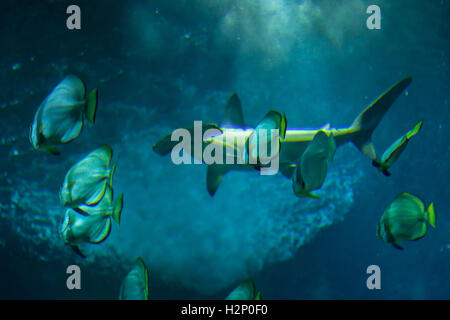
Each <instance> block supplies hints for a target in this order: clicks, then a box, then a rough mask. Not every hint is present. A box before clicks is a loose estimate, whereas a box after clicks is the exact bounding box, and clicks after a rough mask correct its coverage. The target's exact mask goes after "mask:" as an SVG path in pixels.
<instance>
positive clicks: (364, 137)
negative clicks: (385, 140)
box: [350, 77, 412, 160]
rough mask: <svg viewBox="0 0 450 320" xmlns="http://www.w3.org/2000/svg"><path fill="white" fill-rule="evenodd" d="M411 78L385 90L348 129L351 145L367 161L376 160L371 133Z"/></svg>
mask: <svg viewBox="0 0 450 320" xmlns="http://www.w3.org/2000/svg"><path fill="white" fill-rule="evenodd" d="M411 81H412V78H411V77H405V78H403V79H402V80H400V81H399V82H397V83H396V84H394V85H393V86H392V87H390V88H389V89H387V90H386V91H385V92H384V93H383V94H382V95H380V96H379V97H378V98H377V99H376V100H375V101H374V102H372V103H371V104H370V105H369V106H368V107H367V108H365V109H364V110H363V111H362V112H361V113H360V114H359V115H358V117H356V119H355V121H353V123H352V125H351V127H350V129H351V130H352V131H354V136H353V138H352V142H353V144H354V145H355V146H356V147H357V148H358V149H359V150H360V151H361V152H362V153H363V154H364V155H365V156H366V157H368V158H369V159H372V160H376V154H375V149H374V146H373V143H372V133H373V131H374V130H375V128H376V127H377V126H378V124H379V123H380V121H381V119H383V116H384V114H385V113H386V112H387V111H388V110H389V108H390V106H391V105H392V104H393V103H394V101H395V100H396V99H397V98H398V97H399V96H400V94H401V93H402V92H403V90H405V89H406V87H408V85H409V84H410V83H411Z"/></svg>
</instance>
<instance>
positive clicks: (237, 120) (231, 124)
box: [222, 93, 245, 128]
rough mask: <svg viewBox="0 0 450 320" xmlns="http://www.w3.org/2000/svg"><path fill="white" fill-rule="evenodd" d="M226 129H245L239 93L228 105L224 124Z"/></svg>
mask: <svg viewBox="0 0 450 320" xmlns="http://www.w3.org/2000/svg"><path fill="white" fill-rule="evenodd" d="M222 127H224V128H227V127H228V128H236V127H239V128H244V127H245V122H244V116H243V114H242V106H241V100H240V99H239V96H238V95H237V93H233V94H232V95H231V96H230V98H228V101H227V105H226V107H225V118H224V120H223V123H222Z"/></svg>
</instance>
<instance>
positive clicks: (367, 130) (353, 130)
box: [153, 77, 412, 196]
mask: <svg viewBox="0 0 450 320" xmlns="http://www.w3.org/2000/svg"><path fill="white" fill-rule="evenodd" d="M411 81H412V78H411V77H405V78H403V79H402V80H400V81H398V82H397V83H395V84H394V85H393V86H391V87H390V88H389V89H387V90H386V91H385V92H384V93H383V94H381V95H380V96H379V97H378V98H377V99H375V100H374V101H373V102H372V103H371V104H370V105H369V106H367V107H366V108H365V109H364V110H363V111H362V112H361V113H360V114H359V115H358V116H357V117H356V119H355V120H354V121H353V123H352V124H351V125H350V126H348V127H344V128H331V127H330V126H329V125H327V126H325V127H322V128H311V129H297V128H285V131H284V132H283V133H282V134H280V138H279V141H280V149H279V167H280V168H279V169H280V171H281V173H282V174H283V175H284V176H286V177H287V178H291V177H292V175H293V173H294V168H295V163H296V162H297V160H298V159H299V158H300V157H301V156H302V154H303V152H304V151H305V149H306V148H307V147H308V145H309V143H310V142H311V141H312V140H313V138H314V136H315V135H316V134H317V132H318V131H319V130H323V131H325V132H326V133H327V135H330V134H332V135H333V137H334V139H335V142H336V147H339V146H341V145H343V144H345V143H347V142H352V143H353V144H354V145H355V146H356V147H357V148H358V149H359V150H360V151H361V152H362V153H363V154H364V155H365V156H366V157H368V158H369V159H371V160H377V156H376V153H375V149H374V146H373V144H372V133H373V131H374V130H375V128H376V127H377V125H378V123H379V122H380V121H381V119H382V118H383V116H384V114H385V113H386V111H387V110H388V109H389V107H390V106H391V105H392V104H393V102H394V101H395V100H396V99H397V98H398V97H399V96H400V94H401V93H402V92H403V90H405V89H406V87H408V85H409V84H410V83H411ZM262 122H264V119H263V120H262V121H261V122H260V124H261V123H262ZM260 124H258V125H257V126H256V127H255V128H249V127H246V126H245V123H244V120H243V115H242V107H241V103H240V99H239V97H238V96H237V94H236V93H234V94H232V95H231V97H230V98H229V100H228V102H227V105H226V109H225V121H224V123H223V124H222V125H221V126H220V127H219V126H217V125H214V124H208V125H206V126H207V127H208V126H209V128H216V129H218V134H216V135H213V136H207V137H204V138H203V148H205V147H206V146H208V145H210V144H214V145H215V146H216V147H219V148H224V154H226V152H227V150H228V152H229V150H230V147H231V149H235V150H247V148H246V145H245V144H246V143H248V140H249V138H250V137H251V135H252V133H253V132H255V130H256V128H257V127H258V126H259V125H260ZM187 129H188V130H189V131H192V129H190V128H187ZM230 141H231V142H232V145H231V146H230V144H229V142H230ZM175 144H176V143H175V142H173V141H171V134H170V133H169V134H168V135H166V136H165V137H163V138H161V139H160V140H159V141H158V142H156V143H155V145H154V146H153V149H154V151H155V152H157V153H159V154H161V155H167V154H168V153H170V152H171V151H172V148H173V147H174V146H175ZM226 149H227V150H226ZM245 156H246V155H245V154H242V153H241V154H239V153H238V154H235V161H234V162H233V163H232V164H226V163H225V161H224V162H223V163H224V164H210V165H208V169H207V189H208V192H209V194H210V195H211V196H213V195H214V194H215V192H216V191H217V189H218V187H219V185H220V182H221V181H222V178H223V176H224V175H225V174H226V172H228V171H230V170H255V169H260V167H259V166H258V165H254V164H251V163H248V161H246V160H245Z"/></svg>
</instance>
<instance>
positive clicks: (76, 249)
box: [70, 246, 86, 258]
mask: <svg viewBox="0 0 450 320" xmlns="http://www.w3.org/2000/svg"><path fill="white" fill-rule="evenodd" d="M70 247H71V248H72V250H73V251H74V252H75V253H76V254H77V255H79V256H80V257H82V258H86V256H85V255H84V254H83V253H82V252H81V250H80V248H78V246H70Z"/></svg>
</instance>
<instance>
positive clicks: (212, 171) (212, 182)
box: [206, 164, 228, 196]
mask: <svg viewBox="0 0 450 320" xmlns="http://www.w3.org/2000/svg"><path fill="white" fill-rule="evenodd" d="M227 171H228V169H227V168H226V167H225V166H224V165H221V164H211V165H209V166H208V169H207V171H206V188H207V189H208V193H209V194H210V195H211V196H214V194H215V193H216V191H217V189H218V188H219V185H220V183H221V182H222V178H223V176H224V175H225V173H227Z"/></svg>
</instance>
